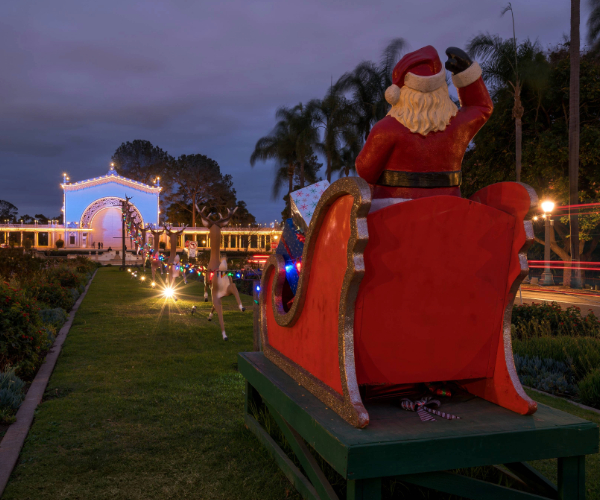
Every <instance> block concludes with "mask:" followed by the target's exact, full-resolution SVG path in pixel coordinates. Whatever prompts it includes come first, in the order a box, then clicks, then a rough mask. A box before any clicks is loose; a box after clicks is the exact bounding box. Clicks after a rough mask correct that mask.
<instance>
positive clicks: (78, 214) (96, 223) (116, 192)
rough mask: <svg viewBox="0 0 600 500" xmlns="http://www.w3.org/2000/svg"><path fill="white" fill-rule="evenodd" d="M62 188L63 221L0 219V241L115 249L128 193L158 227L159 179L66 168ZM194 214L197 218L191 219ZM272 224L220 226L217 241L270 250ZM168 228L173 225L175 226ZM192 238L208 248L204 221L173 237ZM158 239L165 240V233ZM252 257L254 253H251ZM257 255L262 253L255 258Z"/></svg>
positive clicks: (274, 237)
mask: <svg viewBox="0 0 600 500" xmlns="http://www.w3.org/2000/svg"><path fill="white" fill-rule="evenodd" d="M61 187H62V189H63V207H62V211H63V214H64V221H65V223H64V224H59V223H58V221H49V223H48V224H38V223H37V221H36V223H34V224H23V223H17V224H7V223H6V221H0V244H3V245H5V244H8V243H9V242H12V243H14V244H15V245H17V246H20V245H22V244H23V242H24V241H25V239H29V240H31V242H32V246H33V247H34V248H36V249H39V250H50V249H53V248H56V242H57V241H58V240H63V241H64V248H65V249H67V250H68V249H73V250H79V251H80V250H92V249H98V244H102V245H103V248H104V249H105V250H106V249H108V248H111V247H112V248H113V249H120V248H121V238H122V215H121V202H122V201H124V200H125V197H127V198H131V199H130V204H131V205H132V206H133V208H134V210H135V217H136V218H137V220H138V221H139V222H141V223H143V224H144V225H148V224H151V225H152V226H154V227H155V228H160V226H159V224H160V222H162V221H161V219H160V205H159V202H160V192H161V190H162V188H161V187H160V180H159V178H157V179H156V180H155V183H154V185H152V186H151V185H148V184H144V183H143V182H139V181H134V180H132V179H128V178H126V177H123V176H120V175H118V174H117V172H116V171H115V169H114V167H113V166H112V165H111V167H110V170H109V171H108V173H107V174H106V175H102V176H100V177H94V178H93V179H87V180H84V181H78V182H70V180H69V177H67V175H66V174H64V175H63V182H62V183H61ZM197 220H198V221H199V220H200V219H199V218H198V219H197ZM271 226H272V227H252V228H249V227H239V226H237V227H236V226H231V227H226V228H223V231H222V232H221V236H222V241H221V247H222V248H223V251H225V252H228V253H234V254H235V253H238V252H241V253H255V252H273V251H274V248H275V247H276V246H277V243H278V240H279V237H280V236H281V229H280V227H279V225H278V224H271ZM174 229H178V228H177V227H175V228H174ZM192 239H195V240H196V241H197V243H198V247H200V248H208V247H209V246H210V240H209V235H208V229H207V228H205V227H188V228H186V229H185V231H184V232H183V237H181V236H180V237H179V240H178V244H177V248H178V250H182V249H183V248H184V245H185V241H187V240H192ZM160 241H163V242H165V243H166V244H167V246H168V242H167V237H166V235H164V234H163V235H162V236H161V237H160ZM126 245H127V248H128V249H133V248H134V244H133V241H131V239H129V238H126ZM257 258H258V256H257ZM261 260H262V259H261Z"/></svg>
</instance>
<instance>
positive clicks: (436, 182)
mask: <svg viewBox="0 0 600 500" xmlns="http://www.w3.org/2000/svg"><path fill="white" fill-rule="evenodd" d="M461 182H462V173H461V171H460V170H455V171H453V172H401V171H398V170H384V171H383V172H382V173H381V175H380V176H379V179H377V182H376V183H375V184H379V185H380V186H390V187H410V188H438V187H455V186H460V184H461Z"/></svg>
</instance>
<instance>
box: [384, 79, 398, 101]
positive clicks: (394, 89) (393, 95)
mask: <svg viewBox="0 0 600 500" xmlns="http://www.w3.org/2000/svg"><path fill="white" fill-rule="evenodd" d="M385 100H386V101H387V102H389V103H390V104H391V105H392V106H393V105H394V104H397V103H398V101H399V100H400V87H398V85H393V84H392V85H390V86H389V87H388V88H387V89H386V91H385Z"/></svg>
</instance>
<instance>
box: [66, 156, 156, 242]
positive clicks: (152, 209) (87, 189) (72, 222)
mask: <svg viewBox="0 0 600 500" xmlns="http://www.w3.org/2000/svg"><path fill="white" fill-rule="evenodd" d="M61 186H62V188H63V192H64V195H63V201H64V205H63V213H64V220H65V224H64V228H65V247H66V248H69V247H73V248H75V247H76V248H93V247H95V248H97V247H98V244H99V243H100V244H103V246H104V248H108V247H111V246H113V247H114V246H117V247H118V246H120V239H121V231H122V220H123V217H122V212H121V203H122V202H123V201H124V200H125V198H126V197H127V198H131V199H130V203H131V204H132V205H133V207H134V208H135V210H136V215H137V218H138V220H139V221H140V222H142V223H143V224H152V225H158V222H159V216H160V209H159V201H160V191H161V188H160V186H159V185H156V186H149V185H147V184H144V183H142V182H138V181H133V180H131V179H127V178H126V177H121V176H120V175H118V174H117V173H116V172H115V170H114V169H113V168H112V167H111V169H110V171H109V172H108V174H107V175H104V176H101V177H96V178H94V179H88V180H85V181H80V182H74V183H70V182H67V180H66V177H65V179H64V182H63V183H62V184H61Z"/></svg>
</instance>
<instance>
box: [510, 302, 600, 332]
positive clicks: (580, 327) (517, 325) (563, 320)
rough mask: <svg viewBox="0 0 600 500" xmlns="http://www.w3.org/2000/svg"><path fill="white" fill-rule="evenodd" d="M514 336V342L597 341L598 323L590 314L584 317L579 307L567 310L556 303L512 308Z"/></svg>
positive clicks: (599, 329)
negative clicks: (545, 339) (541, 339)
mask: <svg viewBox="0 0 600 500" xmlns="http://www.w3.org/2000/svg"><path fill="white" fill-rule="evenodd" d="M512 324H513V325H514V330H513V335H514V336H515V338H517V339H528V338H531V337H543V336H548V335H551V336H562V335H566V336H569V337H599V336H600V321H599V320H598V318H596V316H595V315H594V313H593V312H591V311H590V312H589V314H588V315H587V316H585V317H583V316H582V315H581V310H580V308H579V307H573V306H572V307H569V308H567V309H566V310H563V309H561V307H560V306H559V305H558V304H557V303H556V302H552V303H551V304H546V303H544V304H535V303H534V304H531V305H527V304H523V305H520V306H519V305H515V306H514V307H513V311H512Z"/></svg>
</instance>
